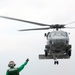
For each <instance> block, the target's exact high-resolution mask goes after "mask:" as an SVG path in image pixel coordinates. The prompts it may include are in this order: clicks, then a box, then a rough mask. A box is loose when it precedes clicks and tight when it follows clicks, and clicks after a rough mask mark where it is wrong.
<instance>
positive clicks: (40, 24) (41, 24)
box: [0, 16, 50, 26]
mask: <svg viewBox="0 0 75 75" xmlns="http://www.w3.org/2000/svg"><path fill="white" fill-rule="evenodd" d="M0 18H5V19H11V20H16V21H20V22H26V23H31V24H35V25H39V26H50V25H48V24H43V23H38V22H32V21H27V20H22V19H17V18H11V17H6V16H0Z"/></svg>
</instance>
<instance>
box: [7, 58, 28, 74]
mask: <svg viewBox="0 0 75 75" xmlns="http://www.w3.org/2000/svg"><path fill="white" fill-rule="evenodd" d="M28 61H29V59H26V61H25V62H24V63H23V64H22V65H21V66H20V67H18V68H15V66H16V64H15V62H14V61H10V62H9V64H8V67H10V69H8V70H7V71H6V75H19V73H20V72H21V71H22V70H23V69H24V67H25V65H27V63H28Z"/></svg>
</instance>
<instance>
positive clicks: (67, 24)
mask: <svg viewBox="0 0 75 75" xmlns="http://www.w3.org/2000/svg"><path fill="white" fill-rule="evenodd" d="M73 23H75V21H73V22H70V23H67V24H65V25H69V24H73Z"/></svg>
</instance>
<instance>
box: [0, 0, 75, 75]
mask: <svg viewBox="0 0 75 75" xmlns="http://www.w3.org/2000/svg"><path fill="white" fill-rule="evenodd" d="M0 16H9V17H14V18H19V19H24V20H29V21H34V22H40V23H45V24H57V23H58V24H67V23H70V22H72V21H75V0H0ZM69 26H75V25H74V24H71V25H69ZM34 27H39V26H36V25H32V24H28V23H23V22H18V21H13V20H7V19H3V18H0V73H1V75H5V73H6V70H7V69H8V66H7V65H8V62H9V61H10V60H14V61H15V63H16V64H17V65H16V67H18V66H20V65H21V64H22V63H24V61H25V60H26V58H29V59H30V61H29V63H28V64H27V66H26V67H25V69H24V70H23V71H22V72H21V73H20V74H21V75H75V67H74V65H75V51H74V50H75V46H74V45H75V42H74V41H75V36H74V35H75V30H74V29H73V30H71V29H64V31H68V32H70V36H69V37H70V44H72V56H71V58H70V59H61V60H58V61H59V63H60V64H59V65H54V60H39V58H38V55H39V54H43V53H44V47H45V44H46V38H45V37H44V33H45V32H48V31H49V30H46V31H31V32H19V31H17V30H19V29H24V28H34ZM50 31H51V30H50Z"/></svg>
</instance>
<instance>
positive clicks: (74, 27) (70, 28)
mask: <svg viewBox="0 0 75 75" xmlns="http://www.w3.org/2000/svg"><path fill="white" fill-rule="evenodd" d="M65 28H69V29H71V28H72V29H75V27H65Z"/></svg>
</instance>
